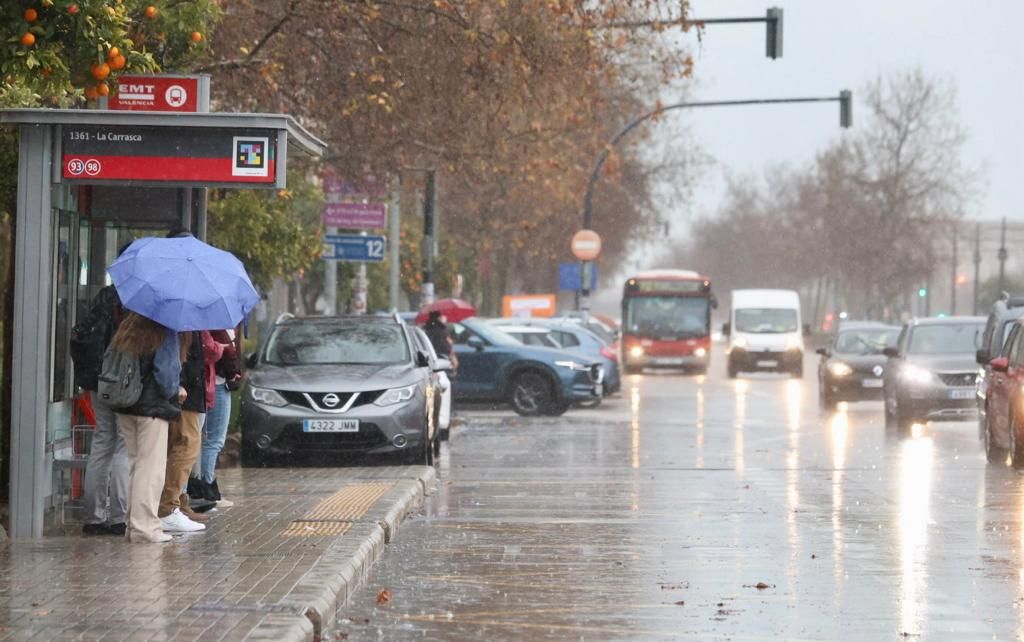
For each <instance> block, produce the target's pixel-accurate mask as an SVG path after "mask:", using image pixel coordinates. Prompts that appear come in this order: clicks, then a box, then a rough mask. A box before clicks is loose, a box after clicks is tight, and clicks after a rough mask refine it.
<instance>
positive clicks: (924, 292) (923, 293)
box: [917, 288, 928, 297]
mask: <svg viewBox="0 0 1024 642" xmlns="http://www.w3.org/2000/svg"><path fill="white" fill-rule="evenodd" d="M917 296H919V297H926V296H928V288H921V289H920V290H918V291H917Z"/></svg>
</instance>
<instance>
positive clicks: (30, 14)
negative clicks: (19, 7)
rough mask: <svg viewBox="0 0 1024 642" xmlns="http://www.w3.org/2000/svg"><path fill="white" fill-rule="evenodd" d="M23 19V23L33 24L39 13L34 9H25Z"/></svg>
mask: <svg viewBox="0 0 1024 642" xmlns="http://www.w3.org/2000/svg"><path fill="white" fill-rule="evenodd" d="M24 17H25V22H35V21H36V18H38V17H39V12H38V11H36V10H35V9H25V13H24Z"/></svg>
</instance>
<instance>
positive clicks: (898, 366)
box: [883, 317, 985, 432]
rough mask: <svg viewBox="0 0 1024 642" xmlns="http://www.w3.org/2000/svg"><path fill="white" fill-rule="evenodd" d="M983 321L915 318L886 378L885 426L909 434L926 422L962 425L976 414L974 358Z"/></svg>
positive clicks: (890, 352) (891, 359) (896, 349)
mask: <svg viewBox="0 0 1024 642" xmlns="http://www.w3.org/2000/svg"><path fill="white" fill-rule="evenodd" d="M984 329H985V318H984V317H950V318H931V319H917V320H914V321H911V322H910V323H908V324H906V325H905V326H903V330H902V331H901V332H900V338H899V340H898V342H897V345H896V347H894V348H886V349H885V354H886V356H888V357H889V361H888V363H887V365H886V369H885V374H884V376H883V379H884V384H883V386H884V397H885V419H886V424H887V425H890V426H895V427H897V428H899V430H900V431H901V432H903V431H908V430H909V429H910V427H911V426H913V424H915V423H924V422H926V421H944V420H945V421H964V420H970V419H973V418H974V417H975V416H976V414H977V401H976V394H977V393H976V391H975V383H976V380H977V376H978V366H977V365H976V363H975V358H976V354H977V350H978V348H979V347H980V346H981V338H982V333H983V332H984Z"/></svg>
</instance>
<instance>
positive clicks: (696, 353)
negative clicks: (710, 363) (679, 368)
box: [693, 348, 708, 359]
mask: <svg viewBox="0 0 1024 642" xmlns="http://www.w3.org/2000/svg"><path fill="white" fill-rule="evenodd" d="M707 354H708V351H707V350H705V349H704V348H697V349H696V350H694V351H693V356H695V357H697V358H698V359H701V358H704V357H706V356H707Z"/></svg>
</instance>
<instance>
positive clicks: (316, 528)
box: [281, 521, 352, 537]
mask: <svg viewBox="0 0 1024 642" xmlns="http://www.w3.org/2000/svg"><path fill="white" fill-rule="evenodd" d="M351 529H352V522H318V521H310V522H306V521H295V522H292V523H291V524H289V525H288V528H286V529H284V531H282V532H281V537H337V536H339V535H344V534H345V533H347V532H349V531H350V530H351Z"/></svg>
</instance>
